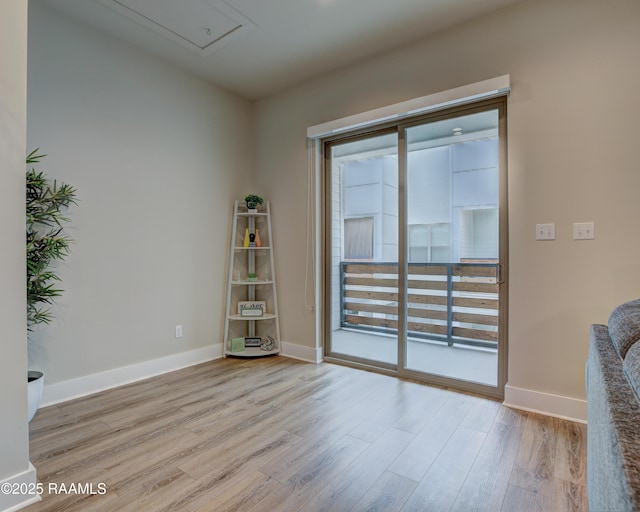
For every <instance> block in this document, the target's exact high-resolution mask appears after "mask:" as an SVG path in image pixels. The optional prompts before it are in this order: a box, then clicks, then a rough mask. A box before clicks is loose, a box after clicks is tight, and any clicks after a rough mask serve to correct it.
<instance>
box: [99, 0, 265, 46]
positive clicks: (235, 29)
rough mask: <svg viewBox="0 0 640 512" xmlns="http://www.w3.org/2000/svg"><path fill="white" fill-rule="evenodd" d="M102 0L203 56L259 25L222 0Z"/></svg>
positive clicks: (101, 0)
mask: <svg viewBox="0 0 640 512" xmlns="http://www.w3.org/2000/svg"><path fill="white" fill-rule="evenodd" d="M100 2H102V3H103V4H105V5H107V6H109V7H111V8H112V9H115V10H116V11H118V12H119V13H121V14H123V15H125V16H127V17H128V18H130V19H132V20H134V21H136V22H137V23H140V24H141V25H144V26H145V27H147V28H150V29H151V30H154V31H155V32H157V33H159V34H161V35H163V36H165V37H167V38H169V39H171V40H172V41H174V42H176V43H178V44H181V45H182V46H184V47H186V48H189V49H190V50H192V51H194V52H196V53H198V54H200V55H202V56H206V55H209V54H211V53H213V52H214V51H216V50H217V49H219V48H221V47H222V46H224V45H225V44H227V43H229V42H230V41H232V40H233V39H235V38H237V37H238V36H239V35H241V34H243V33H245V32H247V31H249V30H251V29H253V28H255V26H256V25H255V23H253V22H252V21H251V20H250V19H249V18H247V17H246V16H244V15H242V14H240V13H239V12H238V11H236V10H235V9H234V8H233V7H231V6H230V5H229V4H227V3H226V2H224V1H223V0H179V1H176V0H100Z"/></svg>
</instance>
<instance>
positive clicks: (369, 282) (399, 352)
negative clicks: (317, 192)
mask: <svg viewBox="0 0 640 512" xmlns="http://www.w3.org/2000/svg"><path fill="white" fill-rule="evenodd" d="M504 129H505V102H504V101H503V100H501V99H498V100H490V101H487V102H483V103H481V104H478V105H474V106H467V107H464V108H457V109H455V110H451V111H447V112H441V113H438V114H437V115H431V116H428V117H427V116H426V117H423V118H420V119H415V120H410V121H406V122H402V123H396V124H392V125H387V126H385V127H383V128H382V129H381V130H380V131H375V130H374V131H369V132H368V133H361V134H354V135H351V136H349V137H342V138H334V139H332V140H327V141H325V186H326V191H327V194H326V200H325V210H326V216H325V227H326V232H327V236H326V237H325V240H326V249H327V251H326V258H325V259H326V261H327V266H326V269H325V274H326V277H327V279H326V286H325V294H326V296H327V299H328V300H327V304H326V307H327V312H328V315H327V324H326V326H325V332H326V340H327V342H326V346H325V357H326V358H327V359H329V360H336V361H342V362H345V363H348V364H354V365H367V366H375V367H378V368H380V369H381V370H386V371H390V372H394V373H397V374H400V375H405V376H408V377H412V378H417V379H423V380H426V381H429V382H434V383H438V384H443V385H453V386H457V387H460V388H463V389H469V390H473V391H478V392H483V393H485V394H488V395H493V396H501V395H502V392H503V387H504V382H505V381H506V338H505V333H506V329H505V328H504V327H505V325H506V324H505V318H506V309H505V305H506V301H505V294H506V281H505V277H506V271H505V263H506V166H505V154H506V147H505V136H504Z"/></svg>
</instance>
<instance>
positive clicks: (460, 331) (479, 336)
mask: <svg viewBox="0 0 640 512" xmlns="http://www.w3.org/2000/svg"><path fill="white" fill-rule="evenodd" d="M453 335H454V336H460V337H461V338H471V339H473V340H485V341H498V331H484V330H482V329H466V328H464V327H454V328H453Z"/></svg>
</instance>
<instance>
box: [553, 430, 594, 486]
mask: <svg viewBox="0 0 640 512" xmlns="http://www.w3.org/2000/svg"><path fill="white" fill-rule="evenodd" d="M557 434H558V435H557V442H556V452H555V466H554V470H555V471H554V476H555V477H556V478H560V479H562V480H565V481H567V482H574V483H580V482H583V481H584V480H585V478H586V471H587V467H586V464H585V463H584V461H585V460H586V456H587V426H586V425H584V424H581V423H574V422H571V421H566V420H558V429H557Z"/></svg>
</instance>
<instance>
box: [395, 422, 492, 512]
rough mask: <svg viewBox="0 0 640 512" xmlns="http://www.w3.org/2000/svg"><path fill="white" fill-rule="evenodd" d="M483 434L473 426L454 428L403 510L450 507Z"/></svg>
mask: <svg viewBox="0 0 640 512" xmlns="http://www.w3.org/2000/svg"><path fill="white" fill-rule="evenodd" d="M485 437H486V434H485V433H483V432H479V431H477V430H471V429H467V428H463V427H460V428H458V429H456V431H455V432H454V433H453V435H452V436H451V438H450V439H449V441H448V442H447V444H446V445H445V446H444V448H443V449H442V452H441V453H440V454H439V455H438V457H437V458H436V460H435V461H434V462H433V464H432V465H431V467H430V468H429V471H427V473H426V474H425V475H424V478H423V479H422V480H421V481H420V483H419V484H418V486H417V487H416V489H415V491H414V492H413V493H412V494H411V497H410V498H409V499H408V500H407V503H406V504H405V506H404V507H403V508H402V510H403V512H424V511H425V510H438V511H440V510H450V509H451V507H452V506H453V503H454V501H455V499H456V496H457V494H458V491H459V489H460V488H461V487H462V484H463V482H464V481H465V478H466V477H467V474H468V472H469V470H470V469H471V466H472V465H473V463H474V461H475V459H476V456H477V454H478V452H479V450H480V447H481V446H482V443H483V442H484V440H485ZM443 489H446V491H445V492H443Z"/></svg>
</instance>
